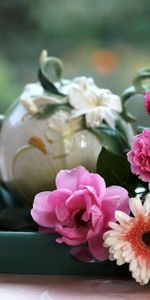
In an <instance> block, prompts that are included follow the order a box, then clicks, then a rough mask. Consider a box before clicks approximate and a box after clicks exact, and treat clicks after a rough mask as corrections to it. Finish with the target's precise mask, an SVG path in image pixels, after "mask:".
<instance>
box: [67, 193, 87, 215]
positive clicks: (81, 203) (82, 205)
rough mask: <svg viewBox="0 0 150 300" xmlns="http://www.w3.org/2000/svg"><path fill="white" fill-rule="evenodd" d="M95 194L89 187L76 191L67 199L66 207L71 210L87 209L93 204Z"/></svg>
mask: <svg viewBox="0 0 150 300" xmlns="http://www.w3.org/2000/svg"><path fill="white" fill-rule="evenodd" d="M92 199H93V194H92V193H90V192H89V191H88V190H87V189H84V190H79V191H76V192H74V193H73V194H72V195H71V196H70V197H69V198H68V199H67V201H66V207H67V208H68V209H70V210H76V209H87V210H88V211H89V210H90V208H91V205H92Z"/></svg>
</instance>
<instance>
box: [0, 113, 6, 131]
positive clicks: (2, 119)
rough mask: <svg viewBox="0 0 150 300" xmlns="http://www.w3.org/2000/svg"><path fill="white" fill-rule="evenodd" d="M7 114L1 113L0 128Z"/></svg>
mask: <svg viewBox="0 0 150 300" xmlns="http://www.w3.org/2000/svg"><path fill="white" fill-rule="evenodd" d="M4 118H5V116H4V115H0V129H1V127H2V124H3V121H4Z"/></svg>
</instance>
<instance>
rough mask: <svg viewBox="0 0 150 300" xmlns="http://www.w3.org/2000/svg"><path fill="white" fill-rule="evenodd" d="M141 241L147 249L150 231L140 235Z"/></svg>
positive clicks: (149, 242)
mask: <svg viewBox="0 0 150 300" xmlns="http://www.w3.org/2000/svg"><path fill="white" fill-rule="evenodd" d="M142 241H143V242H144V244H145V245H146V246H148V247H150V231H146V232H144V233H143V235H142Z"/></svg>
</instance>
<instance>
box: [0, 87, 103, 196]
mask: <svg viewBox="0 0 150 300" xmlns="http://www.w3.org/2000/svg"><path fill="white" fill-rule="evenodd" d="M32 87H34V88H35V87H38V88H39V87H40V85H39V84H38V85H37V84H35V85H32ZM41 88H42V87H41ZM38 92H39V91H38ZM40 97H41V95H40ZM41 99H42V98H41ZM43 99H44V98H43ZM50 99H51V98H50ZM46 100H47V99H46ZM47 101H50V100H49V99H48V100H47ZM52 101H54V100H52ZM54 102H55V101H54ZM65 118H66V119H65ZM80 121H81V120H80V117H78V118H76V119H75V120H74V121H72V122H70V124H68V122H67V112H66V113H65V114H64V113H63V112H62V111H61V110H60V111H59V112H57V113H55V114H54V115H53V116H50V117H47V118H44V119H38V118H35V117H34V116H33V115H32V114H29V113H28V112H27V110H26V108H25V107H24V105H23V103H22V100H21V98H20V99H19V101H18V102H17V104H16V105H14V107H13V108H12V109H10V111H9V112H8V113H7V114H6V118H5V120H4V122H3V126H2V130H1V134H0V145H1V147H0V170H1V176H2V179H3V181H4V182H5V183H6V185H7V186H8V187H9V188H10V189H11V190H12V192H13V193H15V195H17V196H18V197H23V198H24V199H27V200H29V201H32V199H33V197H34V195H35V194H36V193H37V192H39V191H42V190H50V189H53V188H54V183H55V176H56V174H57V172H58V171H59V170H60V169H65V168H72V167H75V166H77V165H80V164H82V165H84V166H85V167H87V168H88V169H89V170H91V171H94V170H95V168H96V161H97V157H98V155H99V152H100V150H101V144H100V142H99V140H98V138H97V137H96V136H95V135H94V134H92V133H91V132H90V131H88V130H86V129H83V128H82V126H81V125H80Z"/></svg>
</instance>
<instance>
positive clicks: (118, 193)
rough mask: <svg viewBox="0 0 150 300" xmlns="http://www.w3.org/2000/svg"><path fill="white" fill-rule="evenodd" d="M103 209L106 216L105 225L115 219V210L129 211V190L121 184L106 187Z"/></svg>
mask: <svg viewBox="0 0 150 300" xmlns="http://www.w3.org/2000/svg"><path fill="white" fill-rule="evenodd" d="M101 209H102V211H103V214H104V216H105V226H107V225H108V222H110V221H115V211H116V210H121V211H123V212H126V213H129V196H128V192H127V191H126V190H125V189H124V188H122V187H119V186H110V187H108V188H107V189H106V193H105V196H104V199H103V200H102V206H101Z"/></svg>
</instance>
